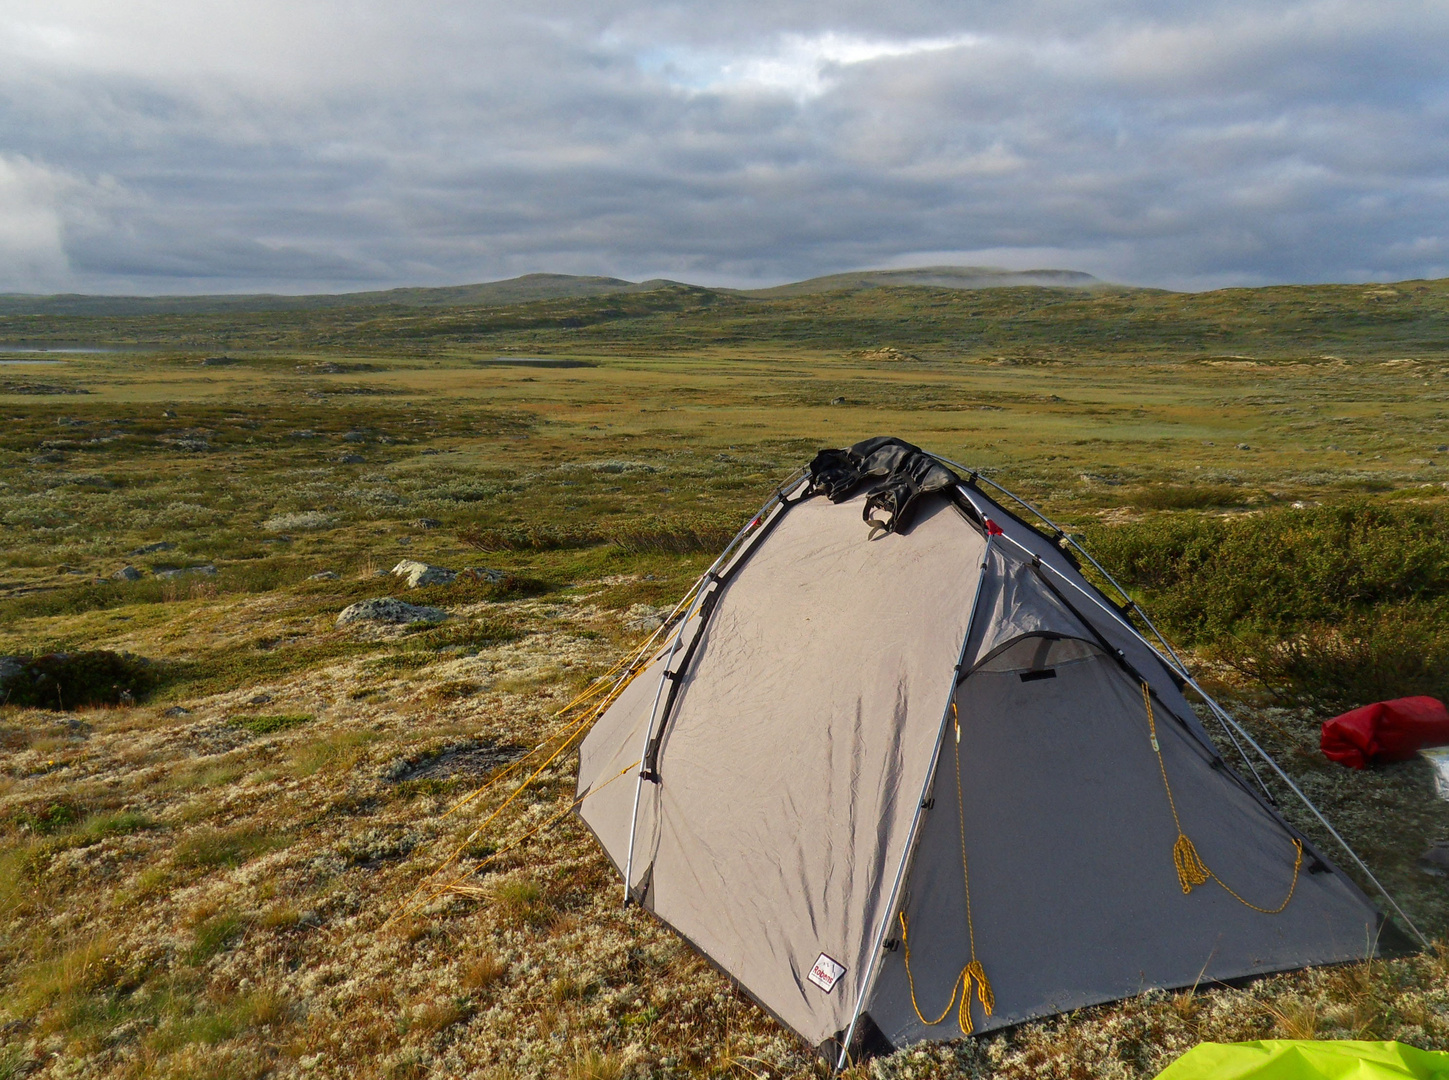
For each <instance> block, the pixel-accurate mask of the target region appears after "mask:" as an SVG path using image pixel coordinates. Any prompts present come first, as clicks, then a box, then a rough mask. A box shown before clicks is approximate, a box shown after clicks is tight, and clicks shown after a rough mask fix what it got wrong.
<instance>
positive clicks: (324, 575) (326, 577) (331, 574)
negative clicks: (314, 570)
mask: <svg viewBox="0 0 1449 1080" xmlns="http://www.w3.org/2000/svg"><path fill="white" fill-rule="evenodd" d="M338 576H339V575H338V573H337V571H336V570H323V571H322V572H321V573H320V574H310V575H308V577H307V580H308V581H336V580H337V578H338Z"/></svg>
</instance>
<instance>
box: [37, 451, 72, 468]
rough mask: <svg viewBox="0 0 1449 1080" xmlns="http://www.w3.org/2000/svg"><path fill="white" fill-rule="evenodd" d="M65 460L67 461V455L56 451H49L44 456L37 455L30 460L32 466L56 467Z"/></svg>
mask: <svg viewBox="0 0 1449 1080" xmlns="http://www.w3.org/2000/svg"><path fill="white" fill-rule="evenodd" d="M64 460H65V455H64V454H61V453H57V452H56V451H54V450H50V451H47V452H46V453H44V454H36V455H35V456H34V457H33V458H31V459H30V464H32V465H55V464H57V463H58V462H62V461H64Z"/></svg>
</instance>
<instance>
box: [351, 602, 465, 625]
mask: <svg viewBox="0 0 1449 1080" xmlns="http://www.w3.org/2000/svg"><path fill="white" fill-rule="evenodd" d="M447 617H448V613H447V612H446V611H444V610H443V609H442V608H435V607H424V606H422V605H420V604H408V603H404V602H403V601H401V600H398V599H395V598H394V597H391V596H382V597H378V598H377V599H375V600H359V601H358V602H357V603H355V604H351V605H349V606H348V607H345V608H343V609H342V614H340V615H338V616H337V625H338V626H346V625H347V624H349V623H357V622H373V623H391V624H393V625H396V626H410V625H412V624H414V623H435V622H442V621H443V620H444V619H446V618H447Z"/></svg>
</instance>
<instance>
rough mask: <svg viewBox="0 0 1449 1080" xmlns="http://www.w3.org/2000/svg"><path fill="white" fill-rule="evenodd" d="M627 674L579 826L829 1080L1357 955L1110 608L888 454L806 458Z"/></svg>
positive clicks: (1302, 866)
mask: <svg viewBox="0 0 1449 1080" xmlns="http://www.w3.org/2000/svg"><path fill="white" fill-rule="evenodd" d="M974 479H975V478H974V477H972V480H974ZM632 674H633V678H632V680H631V681H629V682H628V683H627V685H626V686H623V687H622V689H621V690H620V692H619V693H618V695H617V697H616V698H615V699H614V701H613V704H612V705H611V706H610V707H609V708H608V710H607V711H606V712H605V713H604V714H603V715H602V716H601V717H600V718H599V720H598V721H597V723H596V724H595V726H594V727H593V729H592V730H591V731H590V733H589V735H588V736H587V738H586V739H585V740H584V742H583V744H582V747H581V751H580V764H579V784H578V791H579V795H580V796H581V797H583V800H584V801H583V802H582V804H581V806H580V811H579V812H580V814H581V816H582V817H583V819H584V821H585V822H587V823H588V825H589V826H590V827H591V828H592V829H593V831H594V832H595V834H596V835H597V836H598V838H599V840H600V842H601V844H602V845H603V848H604V850H605V851H606V852H607V853H608V855H609V857H610V858H611V859H612V860H613V862H614V863H615V865H616V866H617V867H618V868H619V870H620V872H621V873H622V874H623V875H624V876H625V878H626V880H625V882H624V890H625V894H626V895H627V896H628V897H629V898H630V899H631V900H633V901H634V902H637V903H639V904H641V905H642V906H643V907H645V908H646V909H648V910H650V911H652V912H653V913H654V914H656V915H657V916H658V917H659V918H660V919H662V920H663V921H664V922H665V923H667V924H668V925H669V926H671V927H673V928H674V929H675V930H676V931H677V932H679V933H680V934H681V935H683V936H684V937H685V938H686V939H687V940H688V941H689V942H690V943H691V944H692V945H693V946H694V947H695V948H696V949H698V950H699V951H700V952H701V953H702V954H703V955H704V956H705V957H707V958H708V959H709V960H710V961H711V962H712V963H714V964H715V965H717V966H718V967H719V968H721V969H722V970H724V971H725V972H727V973H729V974H730V975H731V976H732V977H733V978H735V979H736V980H738V982H739V984H740V985H741V986H742V987H743V988H744V989H745V990H746V991H747V992H749V993H750V994H751V995H752V996H753V997H754V998H755V999H756V1000H757V1001H758V1002H759V1003H760V1004H761V1005H762V1006H763V1007H764V1008H766V1009H767V1010H769V1011H770V1012H771V1013H773V1014H774V1015H775V1016H776V1017H777V1018H779V1019H780V1021H781V1022H782V1023H784V1024H786V1025H788V1026H789V1027H790V1028H791V1029H793V1030H794V1031H795V1032H797V1033H798V1034H799V1035H800V1036H801V1037H802V1038H804V1039H805V1040H807V1041H808V1042H809V1043H810V1044H811V1045H814V1046H818V1047H820V1048H821V1050H822V1052H824V1053H827V1054H829V1055H830V1057H831V1060H832V1063H834V1062H836V1061H837V1060H839V1061H843V1060H845V1057H846V1056H850V1057H855V1056H858V1055H860V1054H862V1053H871V1052H882V1051H886V1050H889V1049H891V1048H894V1047H901V1046H906V1045H909V1044H911V1043H914V1042H919V1041H921V1040H927V1039H952V1038H959V1037H961V1036H962V1035H964V1034H970V1033H972V1032H982V1031H989V1030H993V1029H996V1028H1000V1027H1003V1026H1006V1025H1010V1024H1016V1023H1020V1022H1022V1021H1024V1020H1029V1019H1032V1018H1034V1017H1041V1016H1047V1015H1051V1014H1054V1013H1058V1012H1062V1011H1066V1010H1070V1009H1075V1008H1080V1007H1082V1006H1086V1005H1091V1004H1095V1003H1099V1002H1105V1001H1111V1000H1115V999H1119V998H1123V997H1128V996H1131V995H1134V994H1138V993H1141V992H1142V991H1144V990H1147V989H1149V988H1153V987H1164V988H1176V987H1184V986H1190V985H1194V984H1196V983H1198V982H1200V981H1201V982H1211V981H1215V980H1228V979H1239V978H1243V977H1246V976H1252V975H1257V974H1262V973H1267V972H1274V971H1282V970H1287V969H1292V968H1299V967H1304V966H1307V965H1312V964H1324V963H1333V962H1339V961H1348V960H1355V959H1362V958H1364V957H1366V956H1371V955H1375V954H1376V952H1377V951H1378V950H1379V948H1380V936H1381V931H1382V930H1383V929H1384V927H1383V919H1382V917H1381V915H1380V914H1379V912H1378V911H1377V909H1376V908H1375V907H1374V905H1373V904H1372V903H1370V901H1369V900H1368V898H1367V897H1366V896H1365V895H1364V894H1363V892H1361V891H1360V889H1359V888H1358V886H1357V885H1355V884H1354V882H1353V881H1351V880H1350V879H1349V878H1348V876H1347V875H1346V874H1344V873H1343V872H1342V871H1341V870H1340V869H1339V868H1338V867H1337V866H1335V865H1334V864H1333V863H1332V862H1331V861H1330V860H1329V859H1328V858H1326V857H1325V856H1324V855H1323V854H1322V853H1321V852H1319V851H1317V850H1316V849H1315V848H1314V846H1313V845H1312V844H1311V843H1310V842H1309V841H1308V840H1307V838H1306V837H1304V836H1303V835H1302V834H1301V833H1299V832H1298V831H1296V830H1295V829H1294V828H1293V827H1292V826H1290V825H1288V824H1287V823H1286V822H1285V821H1284V820H1283V819H1282V817H1280V816H1279V815H1278V813H1277V812H1276V811H1275V810H1274V808H1273V807H1272V805H1271V804H1270V803H1269V802H1268V801H1267V800H1266V799H1265V798H1264V795H1263V793H1262V792H1261V791H1260V790H1259V789H1258V788H1257V787H1254V786H1252V785H1251V784H1250V783H1248V782H1246V781H1245V780H1244V779H1243V777H1241V776H1240V775H1239V774H1238V773H1237V772H1235V771H1234V770H1233V769H1232V768H1231V767H1229V766H1228V764H1227V762H1226V761H1225V760H1224V759H1223V757H1222V756H1221V755H1220V754H1219V752H1218V750H1217V749H1216V748H1215V746H1214V744H1213V743H1212V741H1211V740H1210V739H1209V738H1208V736H1207V733H1206V732H1205V730H1204V729H1203V727H1202V725H1201V724H1200V722H1199V721H1198V718H1197V716H1196V714H1195V713H1194V712H1193V710H1192V708H1191V707H1190V706H1189V705H1188V703H1187V701H1186V699H1185V698H1184V697H1183V695H1182V689H1181V688H1182V686H1183V682H1182V676H1181V675H1180V674H1179V673H1178V672H1176V671H1174V670H1173V668H1172V667H1171V666H1170V665H1169V664H1168V662H1167V661H1166V660H1165V659H1164V658H1163V656H1162V655H1161V654H1159V653H1158V652H1157V651H1156V650H1155V649H1153V648H1152V647H1151V646H1149V645H1148V644H1147V643H1146V641H1145V640H1144V639H1143V638H1142V637H1141V636H1140V635H1139V634H1138V632H1137V631H1136V629H1135V628H1134V627H1133V625H1132V624H1131V623H1130V622H1129V621H1128V619H1127V617H1126V616H1125V615H1124V614H1123V612H1122V610H1121V609H1119V608H1118V607H1116V606H1114V605H1113V604H1111V603H1110V602H1109V601H1108V600H1107V599H1106V598H1105V597H1104V596H1103V595H1102V594H1101V593H1100V592H1098V590H1097V589H1095V588H1094V587H1093V586H1092V585H1091V584H1089V583H1088V582H1087V580H1086V579H1085V578H1084V577H1083V575H1082V574H1081V573H1080V572H1079V570H1078V569H1077V566H1076V564H1075V562H1074V561H1073V560H1072V559H1070V558H1069V557H1068V556H1067V555H1066V554H1065V553H1064V552H1063V551H1062V550H1061V549H1059V548H1058V546H1057V545H1056V544H1055V543H1053V542H1052V540H1050V539H1048V538H1047V537H1046V536H1044V535H1043V534H1042V533H1040V532H1038V531H1036V530H1035V529H1033V528H1031V527H1030V526H1028V525H1027V524H1025V523H1024V522H1022V521H1021V520H1019V519H1017V518H1015V517H1013V516H1012V515H1011V514H1009V513H1007V512H1006V511H1005V510H1004V509H1003V508H1002V507H1001V506H1000V505H999V504H998V503H996V502H995V501H993V500H992V499H990V498H988V497H987V496H986V494H985V493H984V492H983V491H982V490H981V489H980V487H979V486H978V485H977V484H975V483H973V482H968V481H963V480H962V478H961V477H959V476H957V475H956V474H955V473H954V472H952V471H951V470H950V469H948V468H946V467H945V466H944V465H943V464H941V463H940V462H939V461H937V460H936V459H934V458H932V457H930V456H929V455H927V454H925V453H923V452H922V451H920V450H918V449H917V448H916V447H914V446H911V445H910V444H908V443H902V442H900V441H899V440H894V439H872V440H869V441H867V442H864V443H860V444H858V445H856V446H854V447H851V448H849V449H847V450H839V451H824V452H822V453H821V454H820V455H819V456H818V457H817V458H816V460H815V461H814V462H813V463H812V466H811V469H810V470H809V472H808V474H807V475H805V476H803V477H801V478H799V479H797V480H795V481H791V482H789V483H787V484H786V485H785V486H784V487H783V488H782V489H781V490H780V491H779V492H778V493H777V496H776V498H774V499H772V500H771V503H770V504H768V505H767V507H766V509H765V510H764V511H762V513H761V514H760V515H758V516H757V517H756V518H755V519H754V520H753V521H752V522H751V523H750V525H749V526H748V527H747V528H746V530H745V531H744V532H743V533H742V534H741V536H740V537H739V538H737V540H736V542H735V543H734V544H732V545H731V547H730V549H728V550H727V551H726V553H725V554H724V555H723V556H721V558H720V560H719V561H718V562H717V563H716V564H715V566H714V567H712V568H711V570H710V572H709V573H708V574H706V576H705V577H704V579H702V582H701V584H700V586H699V588H698V591H697V593H696V595H695V597H694V601H693V603H692V605H691V606H690V607H689V609H688V611H687V612H686V614H685V616H684V617H683V618H682V619H681V620H680V622H679V624H678V627H677V629H676V630H674V631H672V632H671V635H670V637H669V638H668V639H666V641H665V644H664V645H663V646H662V647H661V648H660V649H659V650H658V651H657V652H656V653H654V654H653V655H652V657H651V658H650V659H649V660H648V661H647V662H646V663H645V664H644V665H643V667H642V670H639V671H637V672H634V673H632ZM621 773H623V774H624V777H623V779H621V780H620V782H618V783H612V782H611V781H612V780H614V779H616V778H619V775H620V774H621ZM847 1045H848V1047H849V1054H848V1055H842V1054H841V1053H840V1051H841V1049H842V1048H843V1047H846V1046H847Z"/></svg>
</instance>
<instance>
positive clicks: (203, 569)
mask: <svg viewBox="0 0 1449 1080" xmlns="http://www.w3.org/2000/svg"><path fill="white" fill-rule="evenodd" d="M214 573H216V567H214V566H212V565H211V564H210V563H207V564H206V565H205V566H180V567H177V568H176V569H175V570H157V571H156V576H157V577H158V578H177V577H180V576H181V575H182V574H214Z"/></svg>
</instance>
